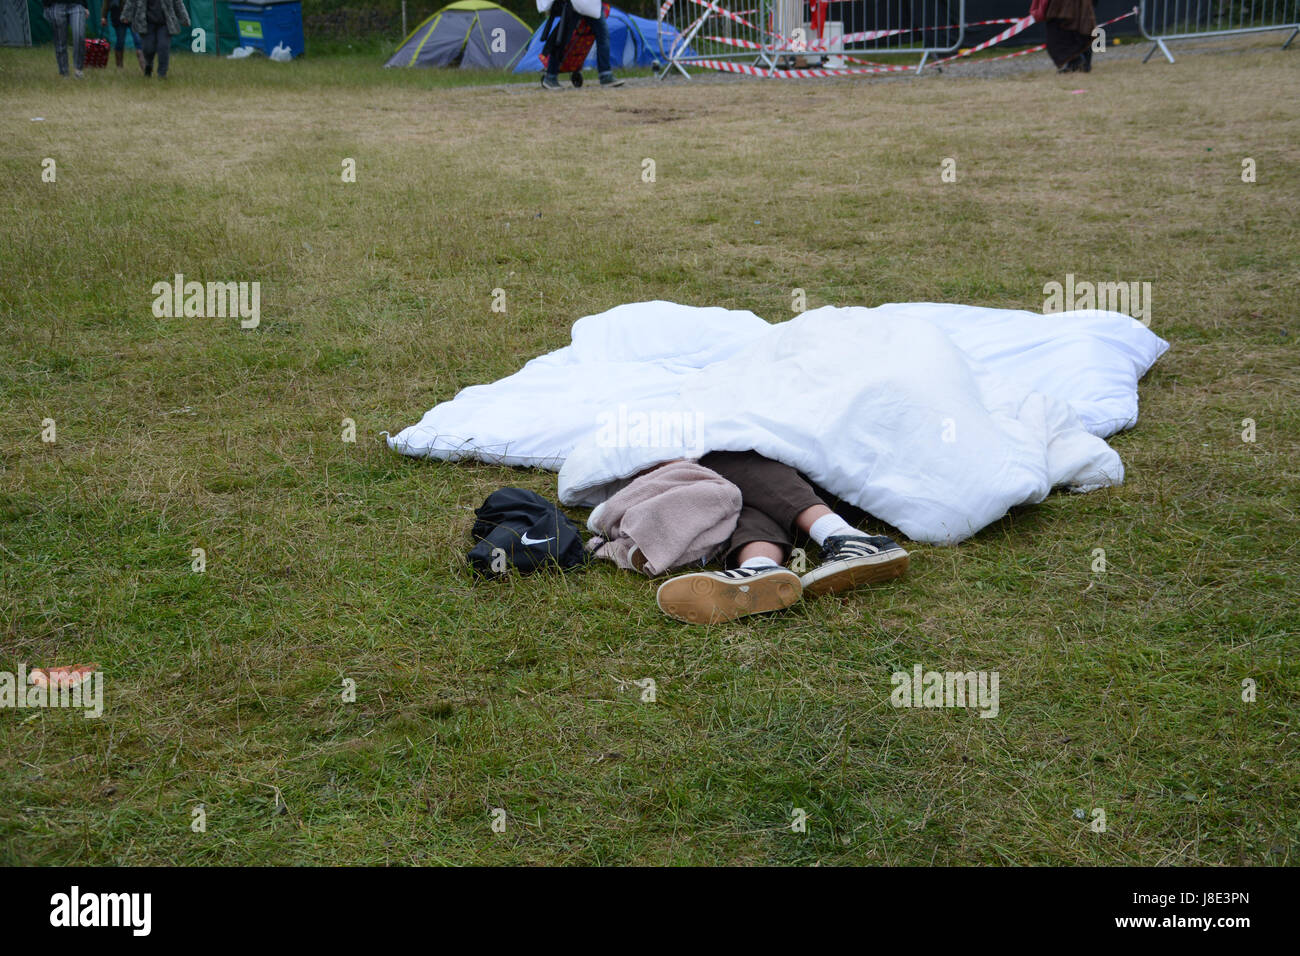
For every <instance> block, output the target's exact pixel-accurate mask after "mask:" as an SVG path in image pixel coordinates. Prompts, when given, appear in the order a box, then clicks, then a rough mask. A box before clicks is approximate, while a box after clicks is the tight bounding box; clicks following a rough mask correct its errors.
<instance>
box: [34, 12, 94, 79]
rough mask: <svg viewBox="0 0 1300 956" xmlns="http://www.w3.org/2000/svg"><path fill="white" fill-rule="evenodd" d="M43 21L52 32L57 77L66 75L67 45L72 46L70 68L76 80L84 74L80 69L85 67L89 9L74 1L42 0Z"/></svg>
mask: <svg viewBox="0 0 1300 956" xmlns="http://www.w3.org/2000/svg"><path fill="white" fill-rule="evenodd" d="M42 5H43V6H44V13H45V19H46V21H47V22H48V23H49V24H50V29H52V30H53V31H54V62H55V63H57V64H58V65H59V76H67V75H68V44H69V43H71V44H72V66H73V69H74V70H75V72H74V73H73V75H74V76H75V77H76V78H77V79H79V80H80V79H83V78H84V77H85V74H84V73H82V72H81V68H82V67H83V66H85V65H86V17H87V16H89V15H90V8H89V7H87V6H85V5H84V4H83V3H82V0H76V2H75V3H57V2H55V0H42Z"/></svg>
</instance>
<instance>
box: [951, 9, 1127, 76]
mask: <svg viewBox="0 0 1300 956" xmlns="http://www.w3.org/2000/svg"><path fill="white" fill-rule="evenodd" d="M1137 13H1138V8H1137V7H1134V8H1133V9H1132V10H1130V11H1129V12H1128V13H1121V14H1120V15H1119V16H1117V17H1112V18H1111V19H1109V20H1107V21H1106V22H1105V23H1099V24H1097V26H1098V27H1108V26H1110V25H1111V24H1112V23H1118V22H1119V21H1120V20H1127V19H1128V18H1129V17H1135V16H1137ZM1037 22H1038V21H1036V20H1035V19H1034V18H1033V17H1025V18H1024V19H1023V20H1017V21H1016V23H1015V26H1012V27H1008V28H1007V29H1005V30H1003V31H1002V32H1001V33H999V34H998V35H997V36H995V37H991V38H989V39H987V40H985V41H984V42H983V43H980V44H978V45H976V46H973V47H971V48H970V49H967V50H962V51H961V52H960V53H956V54H954V55H953V56H949V57H945V58H944V59H942V60H931V61H930V62H929V63H927V64H926V66H940V65H941V64H944V63H951V62H952V61H953V60H957V59H961V58H962V57H967V56H970V55H971V54H972V53H978V52H979V51H980V50H987V49H988V48H989V47H991V46H993V45H994V44H997V43H1001V42H1002V41H1003V40H1006V39H1008V38H1010V37H1013V36H1015V35H1016V34H1017V33H1023V32H1024V31H1025V30H1027V29H1029V28H1030V27H1031V26H1033V25H1034V24H1035V23H1037ZM1046 47H1047V44H1043V45H1042V46H1037V47H1034V48H1033V49H1031V50H1019V51H1017V52H1016V53H1009V54H1007V55H1006V56H997V57H992V58H991V59H994V60H1009V59H1010V58H1011V57H1013V56H1024V55H1025V54H1026V53H1036V52H1038V51H1039V50H1043V49H1046Z"/></svg>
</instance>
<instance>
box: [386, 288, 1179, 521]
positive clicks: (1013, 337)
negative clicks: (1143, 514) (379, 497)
mask: <svg viewBox="0 0 1300 956" xmlns="http://www.w3.org/2000/svg"><path fill="white" fill-rule="evenodd" d="M1168 347H1169V345H1168V343H1167V342H1165V341H1164V340H1163V339H1161V338H1160V337H1158V336H1156V335H1155V334H1153V333H1152V332H1151V331H1150V330H1149V329H1147V328H1146V327H1145V326H1143V325H1142V323H1140V322H1138V321H1137V320H1136V319H1132V318H1130V317H1128V316H1125V315H1122V314H1120V313H1118V312H1101V311H1079V312H1063V313H1056V314H1050V315H1038V314H1035V313H1032V312H1021V311H1013V310H1006V309H984V308H977V307H973V306H961V305H943V304H936V303H904V304H891V305H882V306H879V307H878V308H874V309H866V308H835V307H827V308H822V309H815V310H813V311H810V312H805V313H803V314H802V315H799V316H797V317H796V318H794V319H791V320H790V321H788V322H783V323H780V324H776V325H772V324H769V323H767V322H765V321H764V320H762V319H760V318H759V317H758V316H756V315H754V314H753V313H752V312H739V311H730V310H726V309H720V308H696V307H692V306H684V305H677V304H674V303H671V302H640V303H634V304H630V305H623V306H619V307H617V308H614V309H611V310H609V311H608V312H604V313H602V314H600V315H593V316H588V317H587V318H584V319H580V320H578V321H577V322H576V323H574V325H573V333H572V341H571V344H569V345H567V346H565V347H564V348H560V349H557V350H556V351H554V352H550V353H548V354H546V355H542V356H540V357H538V358H535V359H533V360H532V361H530V362H528V363H527V364H526V365H525V366H524V367H523V369H521V370H520V371H518V372H516V373H515V374H514V375H511V376H508V377H506V378H503V379H501V380H499V381H497V382H493V383H492V384H490V385H476V386H473V387H470V388H466V389H464V390H463V391H461V392H460V393H459V394H458V395H457V396H456V397H455V398H454V399H453V400H452V401H449V402H443V403H442V404H440V405H437V406H435V407H434V408H432V409H431V410H430V411H429V412H428V413H427V414H426V415H425V416H424V418H423V419H421V420H420V422H419V423H418V424H416V425H412V426H410V427H409V428H406V429H404V430H402V431H401V432H399V433H398V434H396V435H392V436H390V437H389V439H388V443H389V445H390V447H392V448H393V449H395V450H396V451H399V452H402V453H403V454H407V455H413V456H427V457H430V458H441V459H446V460H457V459H462V458H470V459H477V460H480V461H485V462H492V463H498V464H506V465H523V466H535V467H543V468H550V469H558V470H559V472H560V476H559V495H560V500H561V501H562V502H563V503H564V504H568V505H579V506H594V505H596V504H598V503H600V502H601V501H603V500H605V499H606V498H607V497H608V496H609V495H611V494H613V493H614V492H615V491H616V490H618V488H619V487H621V485H622V484H623V483H624V481H625V480H626V479H628V478H630V477H631V476H632V475H634V474H636V473H637V472H639V471H641V470H643V469H644V468H646V467H648V466H649V465H652V464H654V463H656V462H661V461H668V460H671V459H675V458H698V457H700V456H701V455H703V454H705V453H707V452H709V451H745V450H750V449H752V450H754V451H757V452H758V453H760V454H762V455H765V456H766V457H768V458H772V459H775V460H777V461H782V462H785V463H786V464H789V465H791V466H793V467H795V468H797V469H798V470H799V471H801V472H803V473H804V474H806V475H807V476H808V477H809V478H811V479H812V480H813V481H815V482H816V483H817V484H819V485H821V486H822V487H824V488H825V489H826V490H828V491H830V492H831V493H832V494H835V495H838V496H839V497H841V498H843V499H844V500H846V501H848V502H850V503H852V504H855V505H857V506H858V507H860V508H862V509H864V510H865V511H867V512H869V513H871V514H872V515H874V516H875V517H877V518H879V519H881V520H883V521H886V522H888V523H889V524H891V525H893V526H894V527H896V528H898V529H899V530H900V531H902V532H903V533H904V534H906V535H907V536H908V537H910V538H912V539H914V540H917V541H924V542H930V543H942V544H951V543H955V542H957V541H960V540H962V539H963V538H966V537H969V536H970V535H972V534H974V533H975V532H977V531H979V530H980V529H981V528H983V527H984V526H985V525H987V524H989V523H990V522H993V521H996V520H997V519H998V518H1000V517H1001V516H1002V515H1004V514H1005V513H1006V512H1007V509H1009V508H1011V507H1013V506H1015V505H1023V504H1032V503H1036V502H1039V501H1042V500H1043V499H1044V498H1045V497H1046V496H1047V494H1048V492H1050V491H1051V489H1052V488H1054V487H1058V486H1065V487H1068V488H1071V489H1073V490H1076V491H1088V490H1091V489H1095V488H1100V487H1104V486H1107V485H1115V484H1119V483H1120V482H1121V481H1122V480H1123V477H1124V466H1123V465H1122V464H1121V463H1120V459H1119V455H1117V454H1116V453H1115V451H1114V450H1113V449H1111V447H1110V446H1109V445H1107V444H1106V442H1105V441H1104V438H1105V437H1106V436H1108V435H1111V434H1113V433H1115V432H1117V431H1120V430H1121V429H1124V428H1128V427H1130V426H1132V425H1133V424H1135V423H1136V422H1137V414H1138V406H1137V381H1138V379H1139V378H1141V377H1142V376H1143V375H1144V374H1145V373H1146V371H1147V369H1149V368H1150V367H1151V365H1152V364H1154V362H1155V361H1156V359H1158V358H1159V357H1160V356H1161V355H1162V354H1163V353H1164V352H1165V350H1166V349H1167V348H1168Z"/></svg>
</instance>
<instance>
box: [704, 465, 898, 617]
mask: <svg viewBox="0 0 1300 956" xmlns="http://www.w3.org/2000/svg"><path fill="white" fill-rule="evenodd" d="M700 464H701V465H703V466H704V467H706V468H709V469H712V470H713V471H716V472H717V473H718V474H720V475H722V477H724V478H726V479H727V480H728V481H730V482H731V483H732V484H733V485H735V486H736V487H737V488H739V489H740V496H741V499H742V500H743V501H744V508H743V509H742V511H741V516H742V517H741V520H740V521H738V522H737V524H736V531H735V533H733V535H732V537H731V541H730V543H729V544H728V552H729V555H728V556H729V557H730V558H731V559H732V561H733V562H735V563H739V564H741V565H742V566H743V562H744V561H745V560H748V559H749V558H750V557H751V556H753V557H760V556H762V555H763V554H764V553H766V554H770V553H771V552H770V551H758V552H749V551H747V550H746V546H747V545H749V544H750V543H751V542H765V543H769V544H771V545H775V546H777V547H779V549H780V551H781V558H782V560H784V559H785V557H786V556H787V555H788V554H789V551H790V548H791V547H792V546H793V534H794V532H795V531H801V532H803V533H804V534H806V535H808V537H810V538H812V539H813V541H815V542H816V543H817V545H818V547H819V548H820V549H821V558H822V561H821V564H820V565H819V566H818V567H817V568H816V569H814V570H813V571H810V572H808V573H807V574H805V575H803V578H802V586H803V588H804V590H806V591H807V592H809V593H810V594H829V593H832V592H838V591H845V590H848V589H850V588H855V587H858V586H859V585H862V584H869V583H872V582H875V581H883V580H887V579H888V578H892V577H897V576H898V575H900V574H902V573H903V572H904V571H906V570H907V567H908V560H909V559H908V554H907V552H906V551H905V550H903V549H902V548H901V547H899V546H898V544H896V543H895V542H894V541H893V540H891V539H890V538H887V537H885V536H883V535H875V536H872V535H866V534H863V533H862V532H861V531H859V530H858V529H857V528H855V527H854V526H853V525H852V524H851V523H850V522H849V521H847V520H846V519H845V518H844V517H843V516H842V515H840V514H838V513H837V512H835V511H832V510H831V508H830V507H829V505H828V504H827V501H826V499H827V497H828V496H826V495H825V493H824V492H821V491H820V489H818V488H815V487H814V486H813V485H812V484H811V483H809V482H808V481H807V480H805V479H804V477H803V476H802V475H800V474H799V473H798V472H797V471H795V470H794V469H793V468H791V467H790V466H789V465H784V464H782V463H781V462H777V461H772V460H771V459H768V458H764V457H763V456H762V455H759V454H757V453H755V452H712V453H710V454H708V455H705V456H704V457H703V458H701V459H700ZM832 500H833V499H832ZM835 504H836V505H837V507H838V506H839V505H840V504H841V503H840V502H839V501H835ZM852 511H853V512H854V514H855V517H857V518H860V517H862V516H863V513H862V512H861V511H859V510H858V509H852ZM751 512H757V513H758V514H759V515H761V516H763V517H764V518H765V519H766V520H762V519H760V518H755V517H752V516H748V517H747V514H748V513H751Z"/></svg>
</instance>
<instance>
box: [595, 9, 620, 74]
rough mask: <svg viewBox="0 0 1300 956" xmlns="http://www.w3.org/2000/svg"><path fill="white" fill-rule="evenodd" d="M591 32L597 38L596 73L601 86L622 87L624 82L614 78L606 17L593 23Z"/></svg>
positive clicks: (598, 18) (599, 18)
mask: <svg viewBox="0 0 1300 956" xmlns="http://www.w3.org/2000/svg"><path fill="white" fill-rule="evenodd" d="M591 32H592V33H593V34H594V35H595V37H596V72H597V73H598V74H599V75H600V85H601V86H622V85H623V81H622V80H620V79H617V78H616V77H615V76H614V66H613V64H612V63H611V62H610V56H609V24H608V23H606V22H605V18H604V17H597V18H596V19H594V20H593V21H592V24H591Z"/></svg>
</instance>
